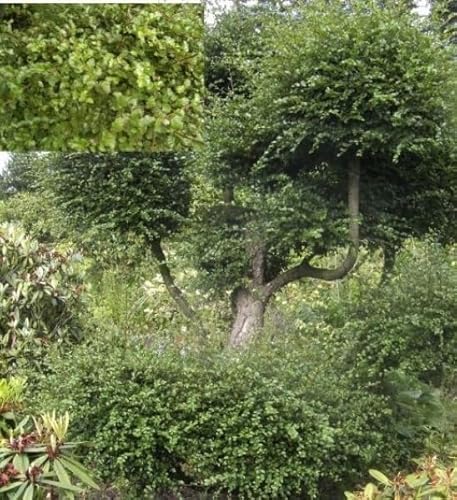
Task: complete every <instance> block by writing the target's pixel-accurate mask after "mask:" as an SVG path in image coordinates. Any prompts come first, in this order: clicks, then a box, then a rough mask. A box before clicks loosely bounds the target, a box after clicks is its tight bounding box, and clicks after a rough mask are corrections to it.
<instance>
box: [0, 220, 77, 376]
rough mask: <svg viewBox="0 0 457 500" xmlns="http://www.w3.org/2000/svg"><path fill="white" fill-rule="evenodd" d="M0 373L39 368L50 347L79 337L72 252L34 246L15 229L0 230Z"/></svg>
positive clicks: (15, 227)
mask: <svg viewBox="0 0 457 500" xmlns="http://www.w3.org/2000/svg"><path fill="white" fill-rule="evenodd" d="M0 252H1V254H0V342H1V347H2V349H1V350H0V372H1V373H2V374H7V373H10V372H11V371H14V370H15V368H16V367H17V366H18V365H21V364H25V363H26V362H29V363H31V364H32V365H33V366H36V365H37V364H38V365H39V364H40V363H41V361H42V355H43V351H44V350H46V348H47V347H48V346H49V345H51V344H56V345H62V344H64V343H67V342H69V341H72V340H76V339H78V338H79V337H80V331H79V328H78V324H77V320H76V318H75V313H76V311H77V310H78V308H79V306H80V301H79V296H80V292H81V289H82V286H81V284H80V282H79V279H78V277H77V275H76V274H75V273H74V271H73V269H72V267H71V262H72V259H73V256H72V254H70V253H59V252H57V251H55V250H52V249H50V248H47V247H45V246H43V245H40V244H38V243H37V242H36V241H35V240H33V239H31V238H29V237H28V236H26V235H25V233H24V232H23V231H22V230H21V229H20V228H19V227H17V226H13V225H1V226H0Z"/></svg>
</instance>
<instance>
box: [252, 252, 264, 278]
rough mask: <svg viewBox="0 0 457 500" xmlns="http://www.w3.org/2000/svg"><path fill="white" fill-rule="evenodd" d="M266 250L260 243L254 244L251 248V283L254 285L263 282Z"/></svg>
mask: <svg viewBox="0 0 457 500" xmlns="http://www.w3.org/2000/svg"><path fill="white" fill-rule="evenodd" d="M265 259H266V250H265V245H264V244H262V243H258V244H254V245H253V248H252V283H253V285H254V286H256V287H260V286H262V285H263V284H264V280H265Z"/></svg>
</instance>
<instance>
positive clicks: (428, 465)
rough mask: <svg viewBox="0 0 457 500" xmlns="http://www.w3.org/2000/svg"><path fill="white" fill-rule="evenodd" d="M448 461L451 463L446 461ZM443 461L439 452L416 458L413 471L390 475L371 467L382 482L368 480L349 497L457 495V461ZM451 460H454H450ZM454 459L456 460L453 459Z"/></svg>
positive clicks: (376, 499) (353, 499)
mask: <svg viewBox="0 0 457 500" xmlns="http://www.w3.org/2000/svg"><path fill="white" fill-rule="evenodd" d="M446 462H447V463H446ZM446 462H443V461H441V460H439V459H438V457H437V456H431V457H425V458H423V459H421V460H416V463H417V467H416V470H415V471H414V472H412V473H409V474H408V473H402V472H399V473H398V474H396V475H395V477H394V478H392V479H389V478H388V477H387V476H385V475H384V474H383V473H382V472H380V471H377V470H370V475H371V476H373V477H374V478H375V479H376V481H377V482H378V483H379V485H376V484H374V483H368V484H367V485H366V486H365V487H364V488H363V490H361V491H358V492H355V493H350V492H346V498H347V499H348V500H382V499H384V500H390V499H391V500H409V499H411V498H424V499H427V500H428V499H434V498H436V499H439V498H448V499H452V498H456V496H457V468H456V464H455V458H454V460H453V461H451V460H447V461H446ZM449 462H451V463H449ZM452 462H453V463H452Z"/></svg>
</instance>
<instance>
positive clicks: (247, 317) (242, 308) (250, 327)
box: [229, 288, 266, 347]
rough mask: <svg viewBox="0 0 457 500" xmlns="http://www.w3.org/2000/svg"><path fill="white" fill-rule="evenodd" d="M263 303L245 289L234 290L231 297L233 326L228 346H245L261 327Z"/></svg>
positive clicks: (263, 310) (263, 313)
mask: <svg viewBox="0 0 457 500" xmlns="http://www.w3.org/2000/svg"><path fill="white" fill-rule="evenodd" d="M265 307H266V304H265V301H262V300H260V299H259V298H258V297H256V296H255V295H254V294H253V293H252V292H251V291H249V290H248V289H246V288H239V289H237V290H235V292H234V293H233V297H232V308H233V324H232V332H231V335H230V342H229V344H230V346H231V347H239V346H241V345H246V344H248V343H249V341H250V340H252V339H253V337H254V336H255V334H256V333H257V332H258V331H259V330H260V329H261V328H262V327H263V321H264V315H265Z"/></svg>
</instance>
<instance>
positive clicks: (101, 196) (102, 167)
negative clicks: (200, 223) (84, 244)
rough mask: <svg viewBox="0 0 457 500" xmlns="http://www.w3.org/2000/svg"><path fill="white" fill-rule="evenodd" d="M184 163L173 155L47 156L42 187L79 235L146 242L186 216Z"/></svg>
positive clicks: (165, 233) (187, 200) (179, 157)
mask: <svg viewBox="0 0 457 500" xmlns="http://www.w3.org/2000/svg"><path fill="white" fill-rule="evenodd" d="M184 161H185V157H183V156H182V155H181V156H180V155H178V154H175V153H160V154H154V155H151V154H146V153H113V154H107V153H105V154H96V153H93V154H92V153H73V154H64V155H52V156H50V157H49V169H48V172H47V174H46V176H45V177H44V179H43V180H42V182H43V183H44V184H45V185H46V186H47V187H48V188H49V189H50V190H51V191H52V192H53V193H54V194H55V197H56V201H57V204H58V205H59V206H60V207H61V208H62V209H63V210H64V212H65V213H66V214H67V216H68V219H69V220H70V221H72V222H73V223H74V225H75V226H76V227H78V228H79V230H80V231H81V230H82V231H83V232H84V231H85V230H88V229H92V230H94V229H95V231H98V232H101V234H105V235H106V234H108V235H109V234H110V232H112V231H114V232H116V233H117V235H122V236H124V237H127V235H128V234H129V233H131V234H132V235H134V236H136V237H137V238H143V239H144V240H145V241H146V243H150V242H151V241H153V240H156V239H160V238H163V237H165V236H168V235H169V234H171V233H172V232H174V231H175V230H176V229H177V228H178V227H179V225H180V224H181V223H182V221H183V219H184V218H185V216H186V215H187V211H188V205H189V186H188V181H187V177H186V173H185V171H184ZM99 239H100V240H103V238H102V237H101V235H100V237H99Z"/></svg>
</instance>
